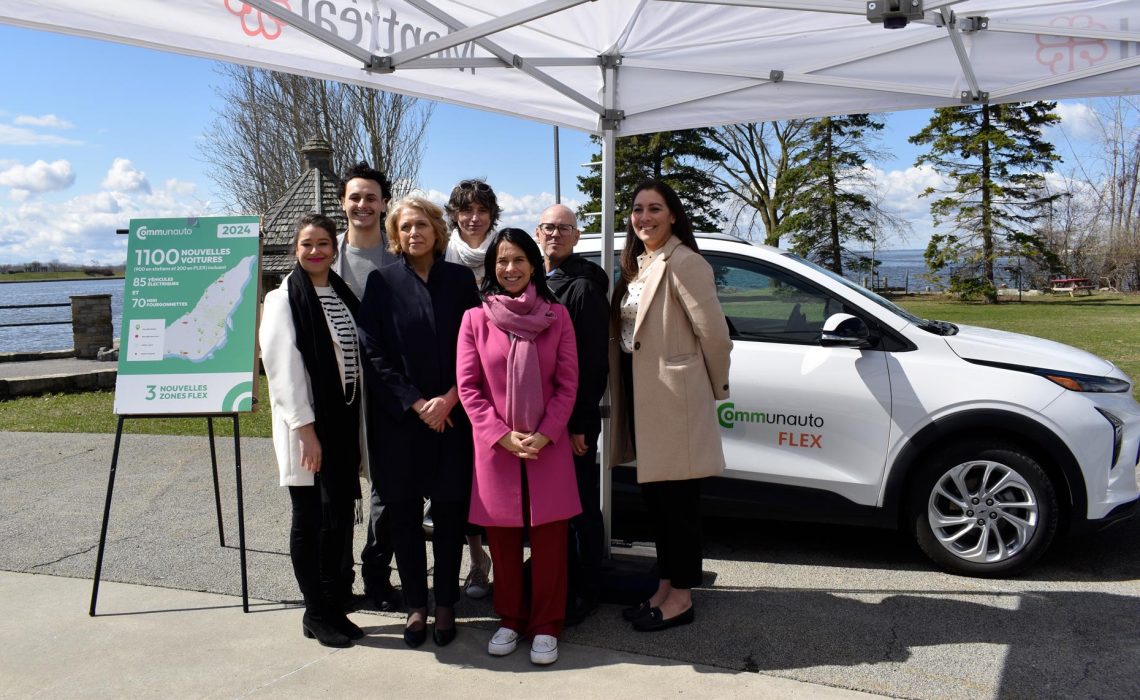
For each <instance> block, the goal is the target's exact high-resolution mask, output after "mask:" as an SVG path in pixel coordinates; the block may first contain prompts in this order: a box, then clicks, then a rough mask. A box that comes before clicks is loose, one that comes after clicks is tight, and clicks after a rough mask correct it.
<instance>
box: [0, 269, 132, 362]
mask: <svg viewBox="0 0 1140 700" xmlns="http://www.w3.org/2000/svg"><path fill="white" fill-rule="evenodd" d="M85 294H110V295H111V322H112V324H114V337H116V338H117V337H119V327H120V325H121V322H122V318H123V280H121V279H92V280H59V281H55V280H53V281H50V282H8V283H5V284H0V306H11V305H16V304H70V303H71V296H72V295H85ZM38 321H68V323H67V324H64V325H53V326H21V327H17V328H0V352H34V351H42V350H68V349H70V348H71V347H72V346H73V345H74V343H73V340H72V335H71V323H70V321H71V307H70V306H67V307H58V308H50V309H0V324H3V323H34V322H38Z"/></svg>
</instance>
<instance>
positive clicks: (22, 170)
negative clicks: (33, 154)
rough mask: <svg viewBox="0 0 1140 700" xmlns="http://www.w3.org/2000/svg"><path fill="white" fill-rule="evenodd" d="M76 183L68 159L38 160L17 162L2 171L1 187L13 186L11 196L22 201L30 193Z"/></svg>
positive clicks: (54, 190) (48, 190)
mask: <svg viewBox="0 0 1140 700" xmlns="http://www.w3.org/2000/svg"><path fill="white" fill-rule="evenodd" d="M74 183H75V172H74V171H72V169H71V163H69V162H68V161H66V160H57V161H55V162H53V163H48V162H46V161H42V160H37V161H36V162H35V163H32V164H31V165H22V164H20V163H16V164H14V165H10V166H8V168H6V169H5V170H3V171H2V172H0V187H11V188H12V192H11V193H10V194H11V197H12V198H13V199H17V200H20V201H22V200H24V199H27V198H28V196H29V195H30V194H42V193H44V192H56V191H58V190H65V189H67V188H68V187H71V185H73V184H74Z"/></svg>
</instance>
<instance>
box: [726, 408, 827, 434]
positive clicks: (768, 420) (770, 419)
mask: <svg viewBox="0 0 1140 700" xmlns="http://www.w3.org/2000/svg"><path fill="white" fill-rule="evenodd" d="M716 419H717V421H718V422H719V423H720V427H722V428H727V429H729V430H731V429H733V428H735V427H736V424H737V423H756V424H766V425H788V426H796V427H800V428H822V427H823V417H822V416H817V415H815V414H814V413H808V414H807V415H803V414H795V413H777V412H773V411H744V410H740V409H737V408H736V404H735V403H733V402H731V401H725V402H724V403H722V404H721V405H719V406H717V407H716Z"/></svg>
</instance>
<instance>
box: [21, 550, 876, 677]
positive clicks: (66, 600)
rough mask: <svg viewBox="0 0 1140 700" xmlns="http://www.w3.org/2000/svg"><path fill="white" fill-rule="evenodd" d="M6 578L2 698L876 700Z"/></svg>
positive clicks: (374, 622) (171, 597)
mask: <svg viewBox="0 0 1140 700" xmlns="http://www.w3.org/2000/svg"><path fill="white" fill-rule="evenodd" d="M90 595H91V581H90V580H85V579H76V578H64V577H55V576H44V575H37V574H20V573H11V572H0V648H2V649H3V650H4V651H3V654H0V697H2V698H23V697H32V696H34V697H61V698H62V697H67V698H75V697H82V698H124V697H130V698H150V697H154V698H159V697H161V698H170V697H175V698H185V697H194V698H244V697H273V698H312V697H320V696H324V697H364V698H367V697H392V698H415V697H432V698H452V697H462V698H464V699H465V700H476V699H478V698H521V697H529V698H535V697H542V698H575V699H580V698H595V697H606V698H612V697H636V698H646V697H664V696H690V697H716V698H743V697H747V698H792V699H794V698H819V699H823V700H828V699H831V698H836V699H838V698H860V697H862V698H869V697H874V696H871V695H866V694H863V693H856V692H853V691H847V690H841V689H836V688H831V687H828V686H822V685H814V684H810V683H802V682H798V681H794V680H789V679H786V678H778V677H775V676H768V675H762V674H758V673H739V672H738V673H732V672H726V671H725V669H723V668H715V667H711V666H707V667H706V666H701V665H693V664H687V663H679V662H676V661H670V660H667V659H660V658H654V657H649V656H641V655H638V654H630V653H625V652H619V651H612V650H609V649H601V648H596V647H590V646H585V645H579V644H569V643H566V642H563V644H562V646H561V649H560V654H561V656H560V658H559V660H558V662H557V663H556V664H555V665H553V666H550V667H547V668H540V667H536V666H533V665H532V664H531V663H530V660H529V656H528V653H527V648H526V647H522V646H520V648H519V649H518V650H517V651H516V652H515V653H514V654H512V655H511V656H508V657H505V658H493V657H490V656H488V655H487V653H486V643H487V637H488V635H487V634H486V633H484V632H483V631H482V630H473V629H469V628H465V629H462V630H461V631H460V634H459V637H458V638H457V639H456V641H455V642H453V643H452V644H451V645H450V646H448V647H445V648H443V649H437V648H436V647H435V646H433V645H432V643H431V642H430V641H428V643H427V644H425V645H424V646H423V647H420V648H419V649H416V650H411V649H408V648H407V647H405V646H404V643H403V640H402V637H401V636H400V635H401V631H402V626H403V623H402V620H400V619H398V618H389V617H380V616H375V615H361V614H354V615H353V618H354V619H355V621H356V622H357V623H358V624H360V625H362V626H363V629H364V630H365V632H366V633H367V635H368V636H366V637H365V638H364V639H363V640H361V641H360V642H358V643H357V645H356V646H353V647H351V648H348V649H327V648H325V647H322V646H319V645H318V644H317V643H316V642H315V641H313V640H309V639H304V638H303V637H302V636H301V630H300V625H301V611H300V609H298V608H288V607H285V606H283V605H282V604H281V603H269V602H255V601H251V606H250V609H251V612H250V613H249V614H243V613H242V611H241V600H240V599H239V598H235V597H231V596H225V595H217V594H212V593H198V592H193V591H182V590H174V589H170V588H157V587H151V586H139V585H132V584H123V583H111V582H103V583H102V584H101V585H100V588H99V614H98V615H97V616H96V617H94V618H92V617H89V616H88V615H87V605H88V600H89V598H90Z"/></svg>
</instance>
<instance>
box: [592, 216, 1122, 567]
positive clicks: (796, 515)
mask: <svg viewBox="0 0 1140 700" xmlns="http://www.w3.org/2000/svg"><path fill="white" fill-rule="evenodd" d="M619 238H620V236H619ZM698 244H699V245H700V247H701V252H702V253H703V254H704V256H705V258H706V259H707V260H708V261H709V263H710V264H711V265H712V266H713V270H714V271H715V274H716V282H717V290H718V294H719V297H720V302H721V305H722V306H723V308H724V313H725V316H726V317H727V319H728V325H729V329H730V331H731V333H732V339H733V342H734V344H735V345H734V348H733V351H732V376H731V386H732V396H731V398H730V399H729V400H728V401H724V402H721V403H720V404H719V405H718V406H717V417H718V418H719V421H720V426H721V428H720V430H721V437H722V439H723V441H724V449H725V457H726V459H727V462H728V470H727V471H726V472H725V474H724V477H723V478H717V479H712V480H710V483H709V484H708V485H707V486H706V487H705V490H704V491H705V492H704V497H705V500H706V502H708V501H712V502H713V503H714V504H715V512H717V513H718V514H732V513H735V514H738V515H750V516H753V517H755V516H762V517H771V518H777V519H792V520H816V521H826V522H858V523H860V524H876V525H884V526H888V527H902V528H905V529H906V530H908V531H909V532H910V533H911V534H912V535H913V536H914V538H915V540H916V541H917V542H918V544H919V545H920V546H921V548H922V550H923V551H924V552H926V554H927V555H928V556H930V558H931V559H933V560H934V561H935V562H936V563H937V564H939V565H940V566H942V567H943V568H945V569H946V570H948V571H951V572H954V573H959V574H968V575H974V576H1006V575H1012V574H1014V573H1016V572H1018V571H1021V570H1023V569H1025V568H1026V567H1028V566H1030V565H1031V564H1032V563H1033V562H1035V561H1036V560H1037V559H1038V558H1039V557H1040V556H1041V555H1042V554H1043V553H1044V552H1045V550H1046V549H1047V548H1048V546H1049V544H1050V543H1051V542H1052V541H1053V539H1054V536H1055V535H1056V534H1057V532H1058V531H1059V530H1060V531H1061V532H1076V531H1081V530H1086V529H1093V528H1096V527H1098V526H1102V525H1105V524H1107V523H1110V522H1113V521H1115V520H1118V519H1121V518H1123V517H1127V516H1128V515H1130V514H1131V513H1132V511H1133V510H1135V507H1136V502H1137V498H1138V495H1140V494H1138V491H1137V482H1136V470H1137V466H1138V464H1137V463H1138V462H1140V404H1137V403H1136V401H1135V400H1133V398H1132V385H1131V382H1130V381H1129V379H1128V377H1127V376H1125V375H1124V373H1123V372H1121V371H1120V370H1119V369H1118V368H1116V367H1115V366H1114V365H1113V364H1112V363H1111V362H1108V361H1106V360H1103V359H1101V358H1099V357H1096V356H1094V355H1091V354H1089V353H1087V352H1084V351H1082V350H1077V349H1076V348H1072V347H1069V346H1067V345H1062V344H1060V343H1055V342H1052V341H1048V340H1042V339H1039V338H1033V337H1030V336H1025V335H1019V334H1015V333H1005V332H1001V331H994V330H988V329H985V328H977V327H972V326H956V325H954V324H951V323H946V322H943V321H928V320H924V319H921V318H918V317H916V316H914V315H913V314H911V313H909V312H907V311H906V310H904V309H902V308H900V307H899V306H897V305H895V304H893V303H891V302H890V301H887V300H886V299H883V298H882V297H880V296H878V295H876V294H873V293H871V292H869V291H867V290H866V289H863V288H862V287H859V286H857V285H855V284H853V283H851V282H850V281H848V280H846V279H843V278H842V277H840V276H838V275H835V274H833V273H832V272H830V271H828V270H825V269H823V268H821V267H818V266H816V265H814V264H812V263H810V262H807V261H806V260H803V259H802V258H799V257H797V256H795V255H792V254H790V253H787V252H785V251H781V250H778V249H776V248H772V247H769V246H761V245H753V244H751V243H749V242H747V241H743V240H741V239H738V238H734V237H731V236H726V235H718V234H703V235H700V236H698ZM615 245H616V247H618V248H619V250H620V247H621V245H622V241H621V240H618V241H616V242H615ZM600 251H601V239H600V238H599V237H598V236H597V235H584V236H583V237H582V240H581V242H580V243H579V245H578V247H577V248H576V252H578V253H581V254H582V255H584V256H585V257H587V258H590V259H592V260H594V261H595V262H597V261H598V260H599V258H600ZM634 481H635V479H634V477H633V474H632V469H629V468H627V467H619V468H618V469H616V470H615V472H614V489H615V492H620V491H622V490H626V491H628V490H629V489H631V488H632V484H633V483H634ZM737 506H744V508H743V509H740V508H737Z"/></svg>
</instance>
